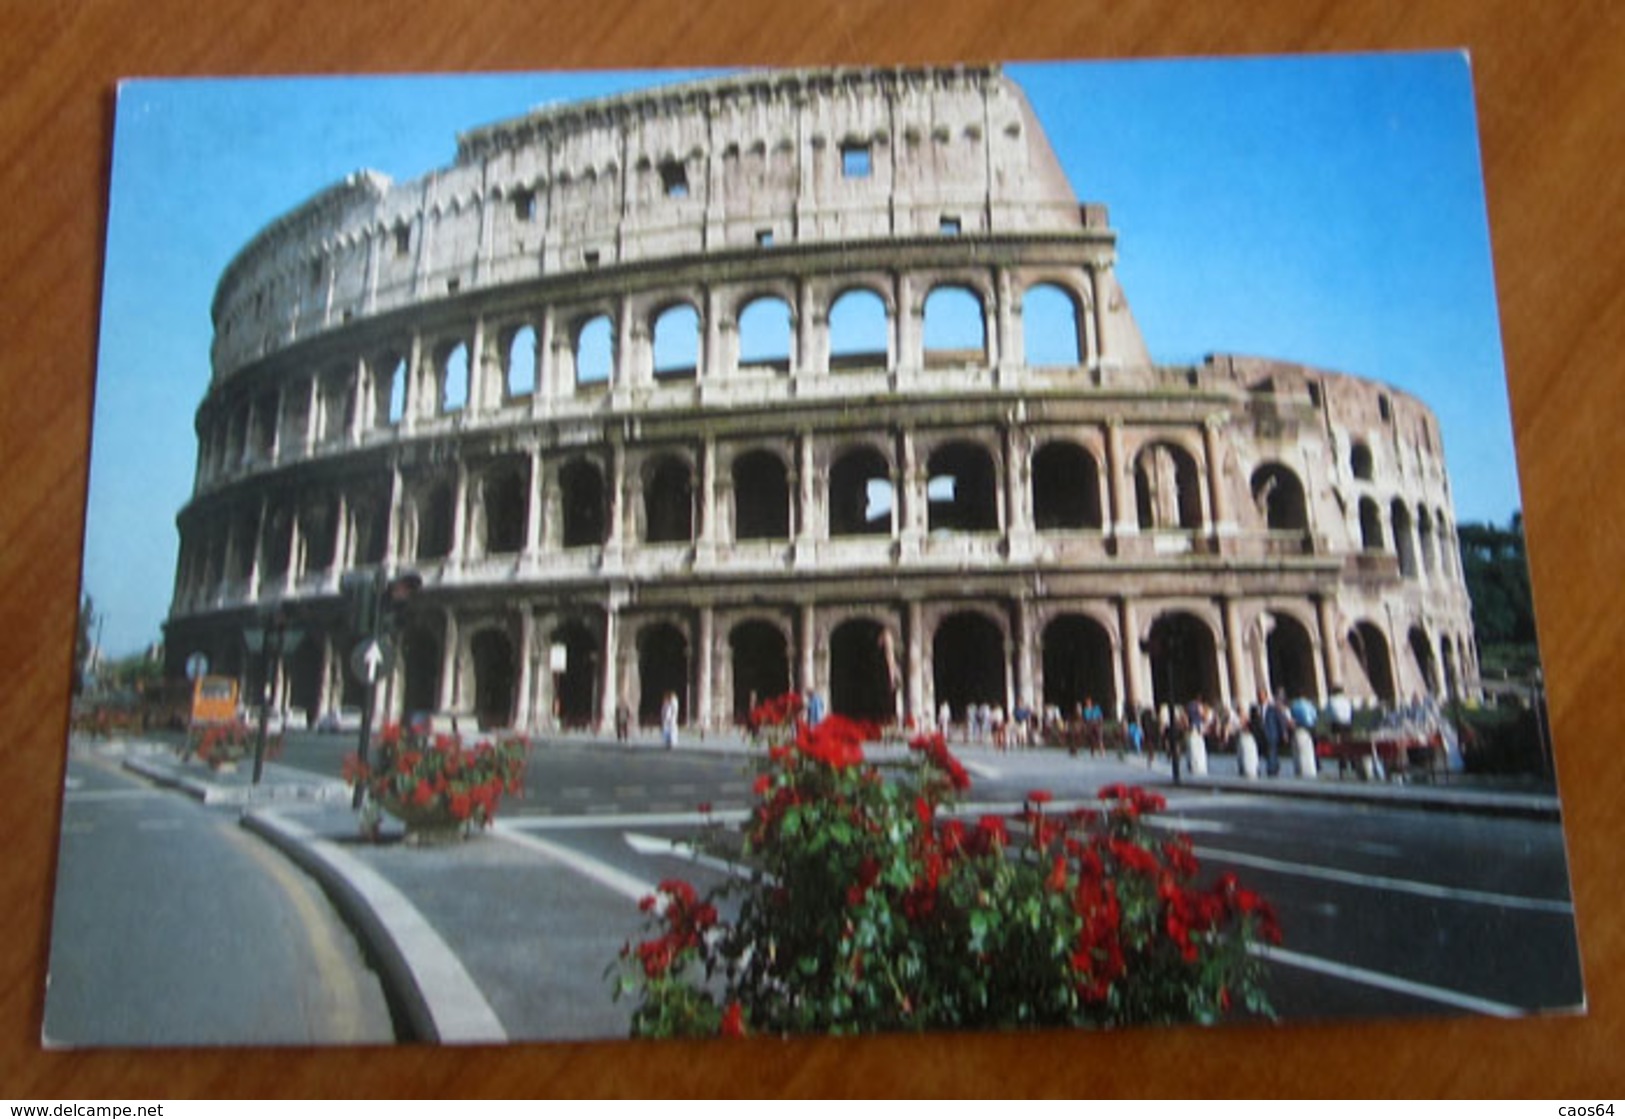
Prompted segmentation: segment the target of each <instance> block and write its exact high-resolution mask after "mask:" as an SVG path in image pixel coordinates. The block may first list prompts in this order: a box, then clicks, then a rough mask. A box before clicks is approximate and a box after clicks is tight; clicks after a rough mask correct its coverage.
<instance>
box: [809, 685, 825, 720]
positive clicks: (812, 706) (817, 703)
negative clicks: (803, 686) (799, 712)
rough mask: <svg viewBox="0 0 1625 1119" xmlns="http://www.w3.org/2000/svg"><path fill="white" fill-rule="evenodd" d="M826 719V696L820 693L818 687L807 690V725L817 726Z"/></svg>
mask: <svg viewBox="0 0 1625 1119" xmlns="http://www.w3.org/2000/svg"><path fill="white" fill-rule="evenodd" d="M823 721H824V697H823V696H821V695H819V694H818V690H817V689H816V688H813V689H809V690H808V692H807V725H808V726H809V727H816V726H817V725H818V724H819V723H821V722H823Z"/></svg>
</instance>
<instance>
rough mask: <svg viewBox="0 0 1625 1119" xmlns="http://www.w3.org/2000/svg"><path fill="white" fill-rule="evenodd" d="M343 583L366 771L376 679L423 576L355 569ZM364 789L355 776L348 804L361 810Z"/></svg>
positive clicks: (388, 664)
mask: <svg viewBox="0 0 1625 1119" xmlns="http://www.w3.org/2000/svg"><path fill="white" fill-rule="evenodd" d="M342 586H343V588H344V593H345V596H346V597H347V598H348V599H349V601H350V630H351V632H352V633H354V634H355V635H356V636H357V637H358V638H359V641H358V642H357V644H356V646H355V648H354V649H353V650H352V651H351V653H350V671H351V672H352V673H354V674H355V677H356V679H357V680H359V681H360V682H361V683H362V684H364V685H365V686H366V700H365V701H364V702H363V703H362V705H361V734H360V738H359V741H358V742H357V743H356V751H355V755H356V760H357V761H358V762H360V768H361V770H362V771H365V769H366V765H367V748H368V745H369V744H370V742H371V741H372V709H373V707H374V706H375V704H376V702H377V696H378V679H379V677H380V676H381V675H382V674H383V673H384V672H387V671H389V670H390V669H391V668H392V667H393V666H394V663H395V643H394V640H393V636H394V631H395V630H396V629H397V628H398V626H399V622H400V618H401V615H402V614H404V613H405V612H406V608H407V606H408V605H409V604H410V603H411V601H412V598H413V596H414V595H416V594H417V592H418V591H419V589H421V588H422V586H423V577H422V576H420V575H418V574H417V573H416V572H413V571H405V572H401V573H399V574H397V575H396V576H395V577H394V578H393V579H390V578H386V577H385V576H384V573H383V572H382V571H369V572H354V573H352V574H350V575H347V576H345V578H344V581H343V584H342ZM366 790H367V786H366V782H364V781H360V780H358V781H357V782H356V786H355V792H354V794H353V795H352V796H351V798H350V807H351V808H353V809H355V810H357V811H359V810H360V808H361V805H362V802H363V801H364V800H365V799H366Z"/></svg>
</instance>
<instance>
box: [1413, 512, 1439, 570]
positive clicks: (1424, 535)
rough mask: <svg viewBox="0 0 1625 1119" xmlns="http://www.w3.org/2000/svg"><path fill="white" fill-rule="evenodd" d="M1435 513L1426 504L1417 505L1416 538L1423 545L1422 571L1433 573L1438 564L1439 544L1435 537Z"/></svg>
mask: <svg viewBox="0 0 1625 1119" xmlns="http://www.w3.org/2000/svg"><path fill="white" fill-rule="evenodd" d="M1433 533H1434V528H1433V515H1432V514H1431V513H1429V512H1428V507H1427V506H1426V505H1418V506H1417V507H1416V539H1417V542H1418V543H1419V544H1420V545H1421V552H1422V572H1423V574H1425V575H1432V574H1433V572H1434V569H1435V568H1436V567H1437V566H1438V555H1437V553H1436V550H1435V549H1436V548H1437V544H1436V542H1435V541H1434V539H1433Z"/></svg>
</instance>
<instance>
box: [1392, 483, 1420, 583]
mask: <svg viewBox="0 0 1625 1119" xmlns="http://www.w3.org/2000/svg"><path fill="white" fill-rule="evenodd" d="M1389 515H1390V518H1391V519H1392V521H1393V526H1394V552H1395V553H1396V554H1397V555H1398V556H1399V573H1400V574H1401V575H1403V576H1405V578H1407V579H1414V578H1416V537H1415V536H1414V535H1413V534H1412V533H1411V511H1410V509H1409V508H1408V507H1407V506H1406V505H1405V503H1404V502H1403V501H1401V500H1399V499H1398V498H1397V497H1396V498H1395V499H1394V503H1393V506H1392V507H1391V508H1390V511H1389Z"/></svg>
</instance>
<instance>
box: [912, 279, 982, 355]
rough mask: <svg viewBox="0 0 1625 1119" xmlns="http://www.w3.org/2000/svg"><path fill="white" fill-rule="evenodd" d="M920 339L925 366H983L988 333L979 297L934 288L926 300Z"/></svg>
mask: <svg viewBox="0 0 1625 1119" xmlns="http://www.w3.org/2000/svg"><path fill="white" fill-rule="evenodd" d="M921 337H922V339H923V344H924V354H923V357H924V361H925V364H926V365H927V366H936V367H960V366H974V365H983V364H986V362H987V332H986V330H985V326H984V322H983V318H982V300H981V297H980V296H978V295H977V294H976V293H975V292H974V291H971V290H970V289H969V288H963V287H952V286H945V287H939V288H935V289H933V290H932V292H931V294H930V295H928V296H926V299H925V328H924V330H923V332H922V335H921Z"/></svg>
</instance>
